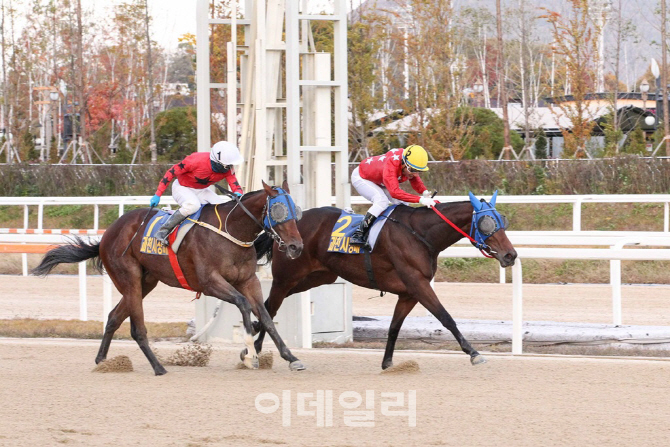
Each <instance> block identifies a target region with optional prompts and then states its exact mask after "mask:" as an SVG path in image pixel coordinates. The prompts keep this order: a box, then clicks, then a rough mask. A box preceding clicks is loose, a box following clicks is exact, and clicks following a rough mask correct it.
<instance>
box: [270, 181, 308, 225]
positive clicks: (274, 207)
mask: <svg viewBox="0 0 670 447" xmlns="http://www.w3.org/2000/svg"><path fill="white" fill-rule="evenodd" d="M274 189H275V191H277V193H278V194H277V195H276V196H274V197H270V196H268V199H267V204H266V206H267V212H266V213H265V218H264V219H263V225H264V226H265V228H272V227H274V226H275V225H279V224H281V223H284V222H287V221H289V220H291V219H295V220H296V221H298V220H300V217H301V216H302V210H301V209H300V207H299V206H297V205H296V204H295V202H293V198H292V197H291V196H290V195H289V194H288V193H287V192H286V191H284V190H283V189H282V188H280V187H278V186H276V187H274Z"/></svg>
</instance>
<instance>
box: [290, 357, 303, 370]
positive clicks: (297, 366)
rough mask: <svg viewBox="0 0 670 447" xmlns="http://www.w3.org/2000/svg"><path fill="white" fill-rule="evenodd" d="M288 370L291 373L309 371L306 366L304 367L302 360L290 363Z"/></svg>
mask: <svg viewBox="0 0 670 447" xmlns="http://www.w3.org/2000/svg"><path fill="white" fill-rule="evenodd" d="M288 368H289V369H290V370H291V371H304V370H306V369H307V367H306V366H305V365H303V364H302V362H301V361H300V360H296V361H295V362H291V363H289V364H288Z"/></svg>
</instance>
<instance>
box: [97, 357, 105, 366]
mask: <svg viewBox="0 0 670 447" xmlns="http://www.w3.org/2000/svg"><path fill="white" fill-rule="evenodd" d="M104 361H105V359H104V358H103V357H96V358H95V364H96V365H99V364H100V362H104Z"/></svg>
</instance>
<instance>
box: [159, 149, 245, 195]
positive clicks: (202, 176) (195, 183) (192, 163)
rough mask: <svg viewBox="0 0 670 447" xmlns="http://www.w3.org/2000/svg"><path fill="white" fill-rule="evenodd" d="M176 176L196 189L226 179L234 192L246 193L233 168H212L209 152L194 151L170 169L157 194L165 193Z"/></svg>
mask: <svg viewBox="0 0 670 447" xmlns="http://www.w3.org/2000/svg"><path fill="white" fill-rule="evenodd" d="M175 177H177V180H179V184H180V185H182V186H186V187H188V188H194V189H204V188H207V187H208V186H209V185H212V184H214V183H216V182H219V181H221V180H223V179H225V180H226V181H227V182H228V186H229V187H230V189H231V190H232V191H233V192H239V193H240V194H243V193H244V192H243V191H242V187H241V186H240V183H239V182H238V181H237V177H235V171H234V170H233V169H232V168H231V169H230V170H228V171H226V172H222V173H219V172H214V171H213V170H212V165H211V163H210V160H209V152H194V153H192V154H191V155H189V156H188V157H186V158H184V159H183V160H182V161H180V162H179V163H177V164H176V165H174V166H172V167H171V168H170V169H168V170H167V172H166V173H165V176H163V178H162V179H161V181H160V183H158V189H157V190H156V195H157V196H161V195H163V193H164V192H165V189H166V188H167V187H168V185H169V184H170V182H171V181H172V180H173V179H174V178H175Z"/></svg>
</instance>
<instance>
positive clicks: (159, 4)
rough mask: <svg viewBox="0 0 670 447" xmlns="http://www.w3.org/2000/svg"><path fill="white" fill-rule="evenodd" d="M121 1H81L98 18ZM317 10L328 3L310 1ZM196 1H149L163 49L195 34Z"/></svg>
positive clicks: (348, 0)
mask: <svg viewBox="0 0 670 447" xmlns="http://www.w3.org/2000/svg"><path fill="white" fill-rule="evenodd" d="M292 1H295V0H292ZM360 1H361V0H346V3H347V9H349V8H350V7H351V6H352V5H353V6H354V7H357V6H358V5H359V4H360ZM119 3H122V0H111V1H110V0H82V5H83V6H84V7H85V8H90V9H91V10H92V11H93V12H94V14H95V15H96V16H98V17H104V16H105V15H109V14H110V11H111V9H112V5H114V4H119ZM310 3H311V4H312V5H313V7H315V8H317V9H322V8H323V5H327V4H329V3H330V1H326V0H311V1H310ZM195 5H196V0H149V13H150V14H151V16H152V17H153V20H154V21H153V26H152V29H151V34H152V37H153V39H154V40H155V41H156V42H158V44H159V45H160V46H162V47H163V48H165V49H167V50H170V49H173V48H176V47H177V43H178V39H179V36H181V35H183V34H184V33H192V34H195V31H196V30H195Z"/></svg>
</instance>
